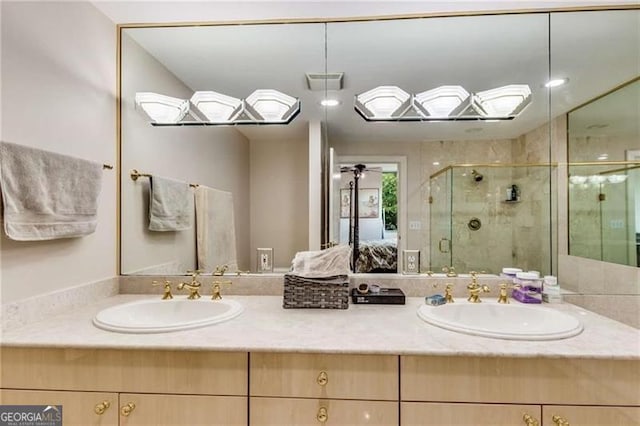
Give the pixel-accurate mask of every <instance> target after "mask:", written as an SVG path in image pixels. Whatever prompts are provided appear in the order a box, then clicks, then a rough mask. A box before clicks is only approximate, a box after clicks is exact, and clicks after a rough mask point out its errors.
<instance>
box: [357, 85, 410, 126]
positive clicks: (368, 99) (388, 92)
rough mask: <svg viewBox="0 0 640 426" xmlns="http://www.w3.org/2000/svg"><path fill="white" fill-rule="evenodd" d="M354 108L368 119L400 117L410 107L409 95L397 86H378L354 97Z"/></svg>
mask: <svg viewBox="0 0 640 426" xmlns="http://www.w3.org/2000/svg"><path fill="white" fill-rule="evenodd" d="M355 105H356V108H357V109H358V111H359V112H360V113H361V114H362V115H364V117H365V118H368V119H385V118H395V117H400V116H402V115H403V114H404V113H405V112H406V111H407V109H408V108H409V106H410V105H411V95H409V94H408V93H407V92H405V91H404V90H402V89H401V88H399V87H397V86H378V87H376V88H374V89H371V90H369V91H366V92H364V93H361V94H359V95H357V96H356V103H355Z"/></svg>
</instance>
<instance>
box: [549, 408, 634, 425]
mask: <svg viewBox="0 0 640 426" xmlns="http://www.w3.org/2000/svg"><path fill="white" fill-rule="evenodd" d="M554 416H559V417H561V418H562V419H564V420H565V421H567V422H569V424H571V425H580V426H608V425H616V426H638V425H640V407H575V406H563V405H557V406H547V405H545V406H543V407H542V418H543V419H544V421H543V424H545V425H556V424H557V423H556V422H555V421H554V420H553V417H554ZM556 421H558V419H556Z"/></svg>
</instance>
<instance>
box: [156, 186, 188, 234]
mask: <svg viewBox="0 0 640 426" xmlns="http://www.w3.org/2000/svg"><path fill="white" fill-rule="evenodd" d="M149 198H150V201H149V230H150V231H184V230H187V229H191V227H192V226H193V225H192V218H193V193H192V191H191V187H189V184H188V183H185V182H179V181H177V180H173V179H168V178H163V177H159V176H155V175H153V176H150V177H149Z"/></svg>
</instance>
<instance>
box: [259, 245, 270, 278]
mask: <svg viewBox="0 0 640 426" xmlns="http://www.w3.org/2000/svg"><path fill="white" fill-rule="evenodd" d="M257 270H258V272H273V249H272V248H259V249H258V268H257Z"/></svg>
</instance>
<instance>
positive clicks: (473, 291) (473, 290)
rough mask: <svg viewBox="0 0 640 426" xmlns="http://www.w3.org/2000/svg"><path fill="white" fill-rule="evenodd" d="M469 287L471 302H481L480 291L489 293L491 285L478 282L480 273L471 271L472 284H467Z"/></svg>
mask: <svg viewBox="0 0 640 426" xmlns="http://www.w3.org/2000/svg"><path fill="white" fill-rule="evenodd" d="M467 289H469V298H468V299H467V300H468V301H469V302H471V303H480V302H482V300H480V292H481V291H482V292H484V293H488V292H489V286H487V285H483V286H481V285H480V284H478V275H477V272H475V271H471V284H469V285H467Z"/></svg>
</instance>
